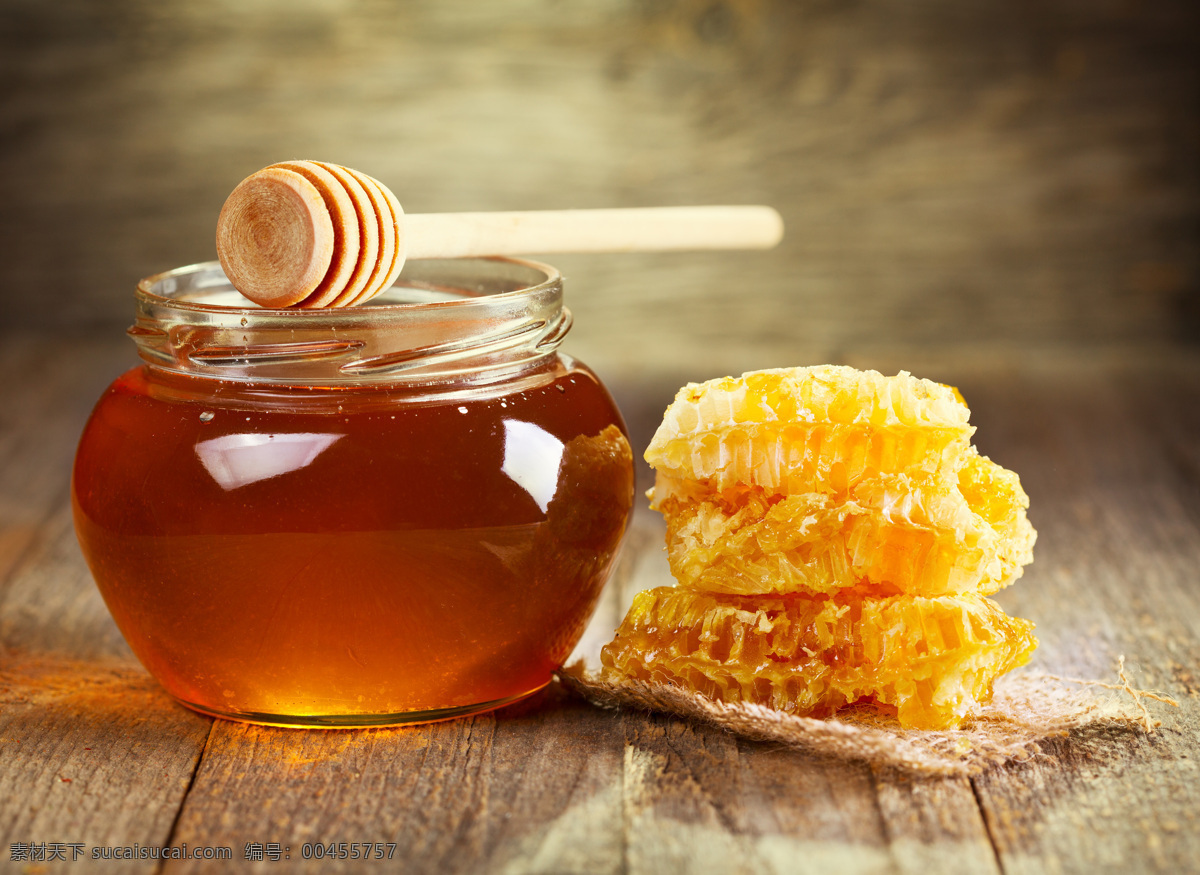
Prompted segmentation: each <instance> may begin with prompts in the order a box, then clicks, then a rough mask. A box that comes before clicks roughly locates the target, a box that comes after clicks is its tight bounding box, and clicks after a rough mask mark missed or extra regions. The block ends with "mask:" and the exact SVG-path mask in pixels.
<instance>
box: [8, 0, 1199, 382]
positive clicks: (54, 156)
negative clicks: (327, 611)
mask: <svg viewBox="0 0 1200 875" xmlns="http://www.w3.org/2000/svg"><path fill="white" fill-rule="evenodd" d="M0 11H2V12H3V15H0V46H2V51H0V83H2V84H3V88H2V89H0V95H2V96H0V157H3V159H4V160H3V162H0V167H3V168H4V170H3V171H0V173H3V174H4V177H3V180H4V189H5V192H6V202H5V209H4V210H3V211H0V323H11V324H21V325H42V326H45V325H50V324H57V323H59V322H60V321H62V320H67V321H71V322H78V323H87V324H98V323H103V324H106V325H109V326H117V327H120V326H123V325H124V323H125V322H126V321H127V319H128V309H129V308H128V299H129V293H130V290H131V289H132V287H133V284H134V282H135V281H136V280H137V279H138V278H140V277H142V276H147V275H149V274H151V273H155V272H158V271H161V270H165V269H168V268H172V267H175V266H178V265H182V264H189V263H193V262H196V261H201V260H205V259H209V258H212V257H213V251H214V244H213V232H214V227H215V223H216V217H217V214H218V212H219V210H220V207H221V204H222V202H223V201H224V199H225V197H226V196H227V195H228V194H229V192H230V191H231V190H232V189H233V187H234V186H235V185H236V184H237V182H238V181H239V180H241V179H242V178H244V177H245V176H246V175H247V174H249V173H251V172H253V171H254V170H257V169H258V168H260V167H263V166H265V165H267V164H270V163H272V162H274V161H278V160H281V159H284V158H287V157H290V156H297V155H301V156H310V157H315V158H321V159H326V160H331V161H336V162H338V163H341V164H345V165H348V166H352V167H357V168H361V169H363V170H364V171H366V172H368V173H370V174H372V175H374V176H376V177H378V178H379V179H381V180H385V181H387V182H388V184H389V185H390V186H391V187H392V188H393V190H394V191H395V192H396V193H397V195H398V196H399V198H400V200H401V202H402V203H403V204H404V206H405V209H406V210H410V211H413V212H450V211H468V210H502V209H511V210H521V209H556V208H580V207H609V206H612V207H626V206H640V205H651V206H659V205H674V204H684V205H686V204H697V203H760V202H761V203H769V204H772V205H774V206H776V207H777V208H778V209H779V210H780V211H781V212H782V213H783V215H784V218H785V220H786V222H787V227H788V234H787V237H786V239H785V241H784V243H783V245H782V246H781V248H780V249H778V250H777V251H773V252H771V253H741V254H736V253H728V254H704V255H696V254H676V255H661V256H659V255H655V256H632V255H631V256H621V257H612V256H562V257H557V256H556V257H555V258H554V259H553V261H554V262H555V263H556V264H558V266H560V267H561V268H562V269H563V271H564V273H565V274H566V276H567V296H568V303H569V304H570V306H572V307H573V308H574V310H575V315H576V317H577V322H576V328H575V329H574V332H573V340H574V343H575V345H576V347H575V348H576V351H577V352H578V353H579V354H580V355H581V356H582V357H583V358H584V359H585V360H586V361H588V362H589V363H590V364H592V365H593V366H595V367H597V368H600V369H601V371H602V372H607V373H612V374H614V375H615V374H617V372H622V373H632V374H634V375H636V374H640V373H645V372H647V371H650V370H671V369H675V368H678V367H680V366H689V367H690V366H691V365H692V363H696V364H699V365H701V366H703V367H705V368H706V369H707V372H706V373H703V374H696V375H695V376H696V377H698V378H699V377H707V376H716V375H719V374H724V373H737V372H741V371H743V370H747V369H750V368H754V367H769V366H778V365H781V364H786V365H791V364H810V363H819V362H822V361H831V360H838V359H842V358H845V357H847V356H849V355H862V354H866V353H869V352H871V351H872V350H874V349H877V348H879V347H880V346H887V347H891V348H896V349H899V350H900V351H901V352H905V353H908V354H912V353H914V352H922V351H924V350H927V349H929V348H938V349H942V350H944V351H946V352H947V354H951V353H952V354H954V355H959V356H962V355H966V356H981V355H985V354H986V355H993V356H997V357H1001V358H1008V359H1012V358H1014V357H1016V358H1020V357H1022V356H1027V355H1029V354H1031V353H1044V352H1046V351H1048V350H1054V349H1059V348H1071V349H1080V350H1085V351H1087V350H1095V349H1100V348H1104V349H1110V348H1135V349H1145V348H1147V347H1152V346H1154V345H1158V344H1161V343H1177V342H1186V343H1191V344H1194V343H1196V341H1197V338H1198V337H1200V306H1198V305H1197V303H1196V302H1197V301H1198V300H1200V295H1197V288H1198V286H1197V283H1198V281H1200V242H1198V239H1197V236H1196V234H1195V228H1196V223H1197V220H1198V218H1200V172H1198V166H1197V162H1196V161H1195V153H1196V144H1197V142H1198V137H1200V129H1198V123H1197V118H1196V113H1195V107H1196V105H1197V103H1198V102H1200V73H1198V67H1197V62H1196V60H1195V59H1196V57H1198V56H1200V52H1198V51H1197V42H1198V41H1200V28H1198V27H1197V22H1198V16H1200V12H1197V7H1196V5H1195V4H1194V3H1190V2H1187V0H1163V2H1156V3H1153V4H1138V3H1116V2H1100V3H1080V2H1075V0H1052V2H1047V3H1040V4H1029V3H1025V4H1012V3H1005V2H1002V0H988V2H978V3H971V4H968V5H964V4H962V3H959V2H955V0H930V2H922V3H917V4H913V3H904V2H898V0H866V2H859V3H854V4H837V3H827V2H822V0H622V2H617V3H609V2H599V0H592V2H575V3H561V2H554V0H518V2H515V3H505V4H498V5H493V4H479V3H474V2H471V0H419V2H411V3H406V4H404V5H403V6H402V7H396V6H395V5H394V4H390V3H380V2H375V0H326V2H319V3H318V2H304V3H296V2H291V0H267V2H259V3H255V4H250V5H238V4H226V5H223V6H221V7H220V8H219V9H218V8H216V7H208V6H203V5H200V6H198V5H196V4H192V3H186V2H183V0H167V2H157V3H149V2H146V0H117V2H109V3H105V4H94V3H87V2H83V0H64V2H62V3H57V4H53V5H52V6H50V5H47V4H44V3H38V2H34V0H3V4H2V5H0ZM298 59H303V61H299V60H298ZM47 294H53V295H54V296H55V299H56V301H57V302H58V303H57V306H56V307H54V308H48V307H46V306H44V303H45V300H46V295H47Z"/></svg>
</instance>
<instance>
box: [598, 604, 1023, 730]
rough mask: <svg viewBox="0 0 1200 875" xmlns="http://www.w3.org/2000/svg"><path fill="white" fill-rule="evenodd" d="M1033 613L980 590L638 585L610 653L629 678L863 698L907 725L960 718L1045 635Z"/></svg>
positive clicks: (810, 711)
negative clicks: (731, 590)
mask: <svg viewBox="0 0 1200 875" xmlns="http://www.w3.org/2000/svg"><path fill="white" fill-rule="evenodd" d="M1032 630H1033V624H1032V623H1029V622H1028V621H1026V620H1019V619H1014V618H1012V617H1009V616H1007V615H1006V614H1005V613H1004V612H1003V611H1002V610H1000V608H999V606H997V605H996V604H995V603H994V602H992V601H990V600H989V599H986V598H982V597H980V596H976V595H960V596H943V597H940V598H923V597H921V596H892V597H889V598H882V599H876V598H856V599H853V600H850V601H842V600H840V599H821V598H814V597H812V596H803V595H797V596H770V597H762V596H733V595H714V594H709V593H701V592H694V591H689V590H687V589H683V588H679V587H661V588H658V589H652V590H647V591H645V592H642V593H639V594H638V596H637V597H636V598H635V600H634V603H633V607H632V608H630V610H629V614H628V616H626V618H625V622H624V623H623V624H622V626H621V629H620V631H619V633H618V635H617V637H616V639H615V640H614V641H613V642H612V643H610V644H608V645H606V646H605V648H604V651H603V653H602V660H603V662H604V665H605V668H606V669H607V670H608V671H609V672H610V673H615V674H619V675H620V676H622V677H625V678H633V679H637V680H644V681H657V682H660V683H674V684H682V685H684V686H687V687H689V688H690V689H692V690H694V691H696V692H698V693H700V694H701V695H705V696H708V697H710V698H713V699H720V700H723V701H726V702H752V703H755V704H759V705H767V706H770V707H773V708H776V709H778V710H781V711H788V712H792V713H796V714H800V715H804V716H817V717H823V716H828V715H831V714H833V713H834V712H835V711H837V710H838V709H839V708H841V707H844V706H846V705H848V704H851V703H856V702H862V701H864V700H867V701H871V702H874V703H876V704H878V705H880V706H883V707H885V708H888V709H894V713H895V714H896V717H897V719H898V721H899V722H900V724H901V725H903V726H913V727H919V728H923V729H944V728H948V727H952V726H956V725H957V724H958V722H959V721H960V720H961V719H962V718H963V717H964V716H965V715H966V714H967V713H969V711H970V710H971V708H972V707H973V706H974V705H976V704H977V703H978V702H981V701H986V700H987V699H989V698H990V697H991V694H992V682H993V681H994V680H995V678H996V677H997V675H1000V674H1002V673H1004V672H1006V671H1008V670H1009V669H1011V668H1013V667H1014V666H1017V665H1020V664H1021V663H1023V662H1024V661H1025V660H1026V659H1027V658H1028V656H1029V654H1030V653H1031V652H1032V650H1033V648H1034V647H1035V646H1036V642H1035V640H1034V637H1033V634H1032Z"/></svg>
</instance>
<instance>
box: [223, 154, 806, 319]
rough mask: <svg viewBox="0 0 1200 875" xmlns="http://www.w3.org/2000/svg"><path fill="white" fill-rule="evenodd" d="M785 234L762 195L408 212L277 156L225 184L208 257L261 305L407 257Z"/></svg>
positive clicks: (743, 245) (346, 285)
mask: <svg viewBox="0 0 1200 875" xmlns="http://www.w3.org/2000/svg"><path fill="white" fill-rule="evenodd" d="M782 235H783V220H782V219H781V218H780V217H779V214H778V213H777V212H775V210H773V209H771V208H770V207H764V206H737V207H726V206H707V207H651V208H642V209H607V210H550V211H543V212H509V213H429V214H425V215H407V216H406V215H405V214H404V212H403V210H401V208H400V203H399V202H398V201H397V200H396V197H395V195H393V194H392V193H391V191H389V190H388V187H387V186H386V185H384V184H383V183H381V182H379V181H378V180H376V179H372V178H371V177H370V176H367V175H366V174H365V173H360V172H359V171H357V170H351V169H350V168H348V167H341V166H339V165H337V164H329V163H327V162H324V161H284V162H281V163H279V164H272V165H271V166H270V167H267V168H264V169H263V170H260V171H258V172H257V173H255V174H253V175H251V176H249V177H247V178H246V179H244V180H242V182H241V183H240V184H239V185H238V187H237V188H235V189H234V190H233V193H232V194H230V195H229V198H228V200H226V201H225V206H224V207H222V208H221V215H220V218H218V220H217V256H218V257H219V258H220V260H221V267H222V268H224V270H225V275H226V276H227V277H229V281H230V282H231V283H233V286H234V288H236V289H237V290H238V291H239V292H241V293H242V294H243V295H245V296H246V297H247V298H249V299H250V300H252V301H254V302H255V303H257V304H260V305H262V306H264V307H272V308H275V307H294V306H299V307H304V308H317V307H348V306H350V305H352V304H360V303H362V302H363V301H366V300H368V299H369V298H372V297H374V296H375V295H377V294H379V293H380V292H383V291H384V290H386V289H388V288H389V287H390V286H391V285H392V283H393V282H395V280H396V277H397V276H398V275H399V273H400V268H401V267H403V266H404V262H405V260H406V259H407V258H458V257H462V256H470V255H518V254H532V253H549V252H637V251H643V252H645V251H664V250H680V249H769V248H770V247H772V246H774V245H775V244H776V243H778V242H779V239H780V237H782Z"/></svg>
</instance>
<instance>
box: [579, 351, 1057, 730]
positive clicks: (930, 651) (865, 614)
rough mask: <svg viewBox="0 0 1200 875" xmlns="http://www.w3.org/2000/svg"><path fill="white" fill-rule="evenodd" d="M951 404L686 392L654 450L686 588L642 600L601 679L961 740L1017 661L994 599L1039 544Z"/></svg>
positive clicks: (884, 389) (906, 383)
mask: <svg viewBox="0 0 1200 875" xmlns="http://www.w3.org/2000/svg"><path fill="white" fill-rule="evenodd" d="M969 415H970V411H969V410H968V409H967V406H966V404H965V403H964V402H963V400H962V398H961V397H960V396H959V394H958V393H957V391H955V390H954V389H951V388H949V387H946V386H942V385H939V384H937V383H932V382H930V381H928V380H919V379H916V378H914V377H912V376H910V375H909V374H907V373H903V372H901V373H900V374H898V375H897V376H895V377H884V376H882V375H881V374H878V373H876V372H874V371H857V370H854V369H852V368H845V367H834V366H821V367H813V368H795V369H787V370H774V371H760V372H755V373H750V374H745V375H744V376H742V377H741V378H738V379H734V378H725V379H720V380H713V381H710V382H708V383H704V384H699V385H697V384H689V385H688V386H685V387H684V388H683V389H681V390H680V392H679V394H678V395H677V396H676V398H675V401H674V403H673V404H672V405H671V406H670V407H669V408H668V410H667V412H666V415H665V417H664V420H663V424H662V426H661V427H660V428H659V430H658V432H657V433H656V434H655V436H654V439H653V440H652V441H651V444H650V447H649V448H648V449H647V451H646V459H647V461H649V462H650V464H651V465H652V466H653V467H654V468H655V469H656V472H657V479H656V482H655V486H654V490H653V492H652V493H651V496H652V506H653V507H654V508H656V509H657V510H659V511H660V512H661V513H662V514H663V516H664V517H665V518H666V521H667V550H668V556H669V559H670V564H671V571H672V573H673V574H674V576H675V577H676V579H677V581H678V585H677V586H674V587H664V588H660V589H654V590H649V591H647V592H643V593H641V594H640V595H639V596H638V597H637V599H636V600H635V601H634V604H633V606H632V608H631V609H630V611H629V614H628V616H627V617H626V618H625V621H624V623H623V624H622V626H621V628H620V629H619V630H618V632H617V636H616V638H615V639H614V641H613V642H612V643H610V644H609V645H607V646H606V647H605V648H604V651H603V654H602V661H603V664H604V673H605V677H606V678H607V679H608V680H610V681H617V682H619V681H620V680H622V679H625V678H632V679H638V680H648V681H657V682H663V683H673V684H679V685H683V686H686V687H688V688H689V689H692V690H694V691H695V692H697V693H700V694H701V695H706V696H709V697H711V698H714V699H720V700H724V701H729V702H754V703H758V704H763V705H769V706H772V707H774V708H777V709H780V710H784V711H789V712H792V713H795V714H798V715H803V716H827V715H830V714H832V713H834V712H835V711H837V710H838V709H839V708H842V707H845V706H847V705H850V704H854V703H873V705H874V706H876V707H877V708H879V709H880V710H882V711H885V712H888V713H894V714H895V715H896V717H897V719H898V721H899V722H900V724H901V725H902V726H904V727H910V728H921V729H941V728H948V727H953V726H957V725H958V724H959V723H960V722H961V720H962V719H963V718H964V717H966V716H967V715H968V714H969V713H970V712H971V710H972V709H973V707H974V706H975V705H976V704H977V703H979V702H982V701H986V700H987V699H988V698H989V697H990V696H991V690H992V683H993V682H994V680H995V679H996V677H998V676H999V675H1000V674H1003V673H1004V672H1006V671H1008V670H1009V669H1011V668H1014V667H1015V666H1017V665H1020V664H1022V663H1023V662H1025V661H1026V660H1027V659H1028V657H1029V654H1030V653H1031V652H1032V650H1033V648H1034V647H1035V646H1036V641H1035V639H1034V637H1033V634H1032V628H1033V627H1032V624H1031V623H1029V622H1027V621H1025V620H1019V619H1015V618H1012V617H1009V616H1007V615H1006V614H1005V613H1004V612H1003V611H1002V610H1001V609H1000V608H999V606H998V605H996V604H995V603H994V602H992V601H990V600H989V599H987V598H986V596H987V595H990V594H991V593H994V592H996V591H997V590H999V589H1000V588H1002V587H1004V586H1007V585H1008V584H1010V583H1012V582H1013V581H1014V580H1016V579H1017V578H1018V577H1020V575H1021V573H1022V570H1023V567H1024V566H1025V565H1026V564H1028V563H1029V562H1030V561H1032V558H1033V542H1034V539H1035V537H1036V534H1035V532H1034V530H1033V527H1032V526H1031V525H1030V524H1029V521H1028V520H1027V519H1026V516H1025V508H1026V507H1027V506H1028V499H1027V498H1026V496H1025V493H1024V491H1023V490H1022V489H1021V484H1020V481H1019V480H1018V478H1017V476H1016V474H1014V473H1013V472H1011V471H1007V470H1005V469H1004V468H1001V467H1000V466H999V465H996V464H995V463H994V462H992V461H991V460H989V459H987V458H986V457H984V456H981V455H979V454H978V452H977V451H976V450H975V449H974V447H972V446H971V443H970V441H971V435H972V433H973V431H974V429H973V428H972V427H971V426H970V425H969V424H968V417H969Z"/></svg>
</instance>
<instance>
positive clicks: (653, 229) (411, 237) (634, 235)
mask: <svg viewBox="0 0 1200 875" xmlns="http://www.w3.org/2000/svg"><path fill="white" fill-rule="evenodd" d="M404 225H405V237H406V238H407V244H408V257H409V258H458V257H460V256H468V255H533V254H541V253H550V252H653V251H665V250H681V249H692V250H695V249H769V248H770V247H772V246H774V245H775V244H776V243H778V242H779V240H780V238H781V237H782V236H783V220H782V219H781V218H780V216H779V213H777V212H776V211H775V210H773V209H772V208H771V207H765V206H704V207H644V208H638V209H611V210H546V211H541V212H508V213H426V214H416V215H413V214H408V215H405V217H404Z"/></svg>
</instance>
